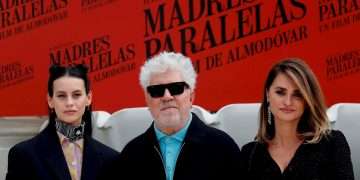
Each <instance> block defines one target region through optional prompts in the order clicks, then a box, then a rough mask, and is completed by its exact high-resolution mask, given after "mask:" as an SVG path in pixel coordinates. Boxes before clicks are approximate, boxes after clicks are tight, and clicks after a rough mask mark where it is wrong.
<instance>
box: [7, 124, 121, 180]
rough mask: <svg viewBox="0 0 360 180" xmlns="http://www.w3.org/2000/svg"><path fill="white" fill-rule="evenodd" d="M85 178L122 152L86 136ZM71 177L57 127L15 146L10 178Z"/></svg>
mask: <svg viewBox="0 0 360 180" xmlns="http://www.w3.org/2000/svg"><path fill="white" fill-rule="evenodd" d="M83 151H84V152H83V161H82V170H81V171H82V172H81V180H94V179H96V178H97V176H98V175H99V173H101V171H103V170H104V167H106V165H107V164H110V163H111V161H113V159H114V158H115V157H116V156H118V154H119V153H118V152H116V151H115V150H113V149H111V148H109V147H107V146H105V145H103V144H101V143H100V142H98V141H96V140H95V139H92V138H91V137H89V136H86V137H84V150H83ZM20 179H21V180H22V179H31V180H35V179H36V180H71V176H70V172H69V169H68V166H67V164H66V160H65V156H64V154H63V151H62V148H61V145H60V140H59V137H58V135H57V133H56V130H55V127H53V126H48V127H46V128H45V129H44V130H43V131H42V132H41V133H39V134H38V135H36V136H35V137H33V138H31V139H29V140H26V141H24V142H20V143H19V144H16V145H15V146H14V147H12V148H11V149H10V151H9V156H8V171H7V174H6V180H20Z"/></svg>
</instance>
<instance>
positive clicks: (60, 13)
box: [0, 0, 360, 116]
mask: <svg viewBox="0 0 360 180" xmlns="http://www.w3.org/2000/svg"><path fill="white" fill-rule="evenodd" d="M359 32H360V0H315V1H305V0H274V1H265V0H143V1H120V0H78V1H70V0H27V1H25V0H0V102H1V103H0V116H20V115H46V114H47V104H46V93H47V92H46V88H47V87H46V84H47V78H48V67H49V65H50V64H51V63H56V64H61V65H74V64H80V63H85V64H87V65H88V66H89V69H90V78H91V81H92V89H93V94H94V103H93V106H94V109H95V110H106V111H109V112H113V111H116V110H118V109H122V108H126V107H137V106H145V102H144V96H143V90H142V89H141V87H140V85H139V82H138V74H139V68H140V67H141V65H142V64H143V63H144V61H146V59H147V58H149V57H151V56H153V55H155V54H157V53H159V52H161V51H164V50H167V51H176V52H182V53H183V54H185V55H187V56H189V57H191V59H192V61H193V64H194V65H195V67H196V70H197V72H198V82H197V88H196V100H195V104H198V105H201V106H203V107H205V108H206V109H208V110H211V111H217V110H218V109H219V108H220V107H222V106H224V105H227V104H230V103H249V102H259V101H260V100H261V98H262V97H261V96H262V93H261V91H262V88H263V82H264V79H265V77H266V75H267V72H268V70H269V68H270V67H271V66H272V65H273V64H274V63H276V62H277V61H279V60H281V59H284V58H286V57H298V58H301V59H303V60H305V61H306V62H307V63H308V64H309V65H310V67H311V68H312V69H313V71H314V72H315V74H316V75H317V77H318V79H319V81H320V84H321V86H322V89H323V91H324V93H325V97H326V100H327V105H328V106H331V105H332V104H335V103H338V102H360V93H359V92H360V85H359V83H360V81H359V80H360V46H359V42H360V35H359Z"/></svg>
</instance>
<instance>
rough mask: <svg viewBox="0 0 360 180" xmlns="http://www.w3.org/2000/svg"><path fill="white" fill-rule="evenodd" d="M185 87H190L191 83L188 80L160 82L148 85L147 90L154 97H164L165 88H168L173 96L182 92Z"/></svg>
mask: <svg viewBox="0 0 360 180" xmlns="http://www.w3.org/2000/svg"><path fill="white" fill-rule="evenodd" d="M185 88H189V85H188V84H187V83H186V82H173V83H169V84H158V85H152V86H148V87H147V88H146V90H147V92H148V93H149V94H150V96H151V97H153V98H159V97H163V96H164V94H165V89H168V90H169V92H170V94H171V95H172V96H175V95H179V94H182V93H183V92H184V90H185Z"/></svg>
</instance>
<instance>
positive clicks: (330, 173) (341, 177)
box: [241, 130, 354, 180]
mask: <svg viewBox="0 0 360 180" xmlns="http://www.w3.org/2000/svg"><path fill="white" fill-rule="evenodd" d="M241 155H242V158H243V161H242V162H243V163H244V165H243V172H244V173H245V174H244V175H245V176H246V177H247V179H251V180H265V179H266V180H273V179H274V180H354V172H353V167H352V163H351V158H350V148H349V145H348V143H347V141H346V139H345V136H344V135H343V133H341V132H340V131H336V130H332V131H331V132H330V134H329V136H328V137H327V138H323V139H322V140H321V141H320V142H319V143H317V144H305V143H304V144H301V145H300V147H299V148H298V149H297V151H296V152H295V155H294V157H293V158H292V159H291V161H290V162H289V165H288V166H287V167H286V168H285V170H284V171H283V172H281V170H280V168H279V166H278V165H277V164H276V162H275V161H274V160H273V159H272V157H271V156H270V154H269V152H268V150H267V147H266V145H265V144H262V143H259V142H250V143H248V144H246V145H245V146H243V148H242V150H241Z"/></svg>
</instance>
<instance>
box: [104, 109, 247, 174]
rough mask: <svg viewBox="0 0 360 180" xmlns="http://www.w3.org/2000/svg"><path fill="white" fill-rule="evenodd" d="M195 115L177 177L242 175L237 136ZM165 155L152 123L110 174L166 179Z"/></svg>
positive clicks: (187, 134)
mask: <svg viewBox="0 0 360 180" xmlns="http://www.w3.org/2000/svg"><path fill="white" fill-rule="evenodd" d="M192 117H193V118H192V121H191V123H190V126H189V129H188V130H187V133H186V135H185V139H184V142H183V145H182V149H181V150H180V153H179V156H178V159H177V162H176V168H175V172H174V178H173V179H174V180H222V179H224V180H232V179H240V178H239V177H240V173H239V170H240V165H241V164H240V150H239V148H238V146H237V145H236V143H235V142H234V140H233V139H232V138H231V137H230V136H229V135H227V134H226V133H225V132H223V131H220V130H218V129H215V128H212V127H209V126H207V125H205V124H204V123H203V122H202V121H201V120H200V119H199V118H198V117H197V116H196V115H195V114H192ZM162 159H163V157H162V156H161V153H160V147H159V143H158V141H157V138H156V134H155V132H154V126H153V124H152V125H151V126H150V127H149V128H148V130H147V131H146V132H145V133H144V134H142V135H140V136H138V137H136V138H135V139H134V140H132V141H131V142H129V143H128V144H127V145H126V147H125V148H124V149H123V151H122V152H121V154H120V157H119V159H118V161H117V163H116V164H115V165H114V166H113V169H114V170H113V172H112V173H111V172H110V173H107V175H109V174H112V175H111V176H110V177H108V178H110V179H111V178H112V179H131V180H144V179H149V180H150V179H151V180H165V179H166V176H165V169H164V165H163V162H162ZM119 171H121V172H120V173H119ZM108 178H103V179H108Z"/></svg>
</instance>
